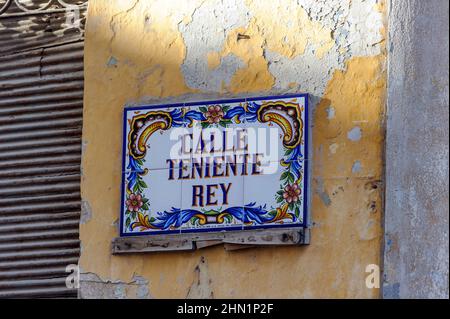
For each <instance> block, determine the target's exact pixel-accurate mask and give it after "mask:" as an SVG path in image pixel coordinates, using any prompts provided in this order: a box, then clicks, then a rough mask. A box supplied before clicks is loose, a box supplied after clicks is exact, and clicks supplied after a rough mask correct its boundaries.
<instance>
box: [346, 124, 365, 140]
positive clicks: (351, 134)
mask: <svg viewBox="0 0 450 319" xmlns="http://www.w3.org/2000/svg"><path fill="white" fill-rule="evenodd" d="M361 134H362V133H361V128H360V127H359V126H356V127H354V128H352V129H351V130H350V131H348V133H347V137H348V139H349V140H350V141H353V142H356V141H359V140H360V139H361Z"/></svg>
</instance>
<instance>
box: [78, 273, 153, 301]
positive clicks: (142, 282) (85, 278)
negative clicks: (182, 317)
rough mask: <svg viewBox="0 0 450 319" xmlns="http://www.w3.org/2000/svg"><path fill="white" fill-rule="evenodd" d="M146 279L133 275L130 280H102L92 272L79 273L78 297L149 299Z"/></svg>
mask: <svg viewBox="0 0 450 319" xmlns="http://www.w3.org/2000/svg"><path fill="white" fill-rule="evenodd" d="M148 284H149V282H148V280H146V279H145V278H144V277H142V276H138V275H136V274H135V275H134V276H133V279H132V281H130V282H123V281H120V280H114V281H111V280H103V279H101V278H100V277H99V276H98V275H97V274H94V273H81V274H80V289H79V298H81V299H93V298H95V299H127V298H132V299H134V298H140V299H149V298H152V297H151V296H150V292H149V288H148Z"/></svg>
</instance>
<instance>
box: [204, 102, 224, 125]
mask: <svg viewBox="0 0 450 319" xmlns="http://www.w3.org/2000/svg"><path fill="white" fill-rule="evenodd" d="M223 115H224V113H223V111H222V108H221V107H220V105H211V106H210V107H208V111H207V112H206V113H205V116H206V120H207V121H208V123H212V124H214V123H215V124H217V123H219V122H220V120H221V119H222V117H223Z"/></svg>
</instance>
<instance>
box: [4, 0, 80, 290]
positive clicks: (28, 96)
mask: <svg viewBox="0 0 450 319" xmlns="http://www.w3.org/2000/svg"><path fill="white" fill-rule="evenodd" d="M75 6H76V8H78V9H76V8H75ZM77 10H78V11H77ZM85 13H86V0H84V1H76V0H74V1H69V0H65V1H61V0H0V298H5V297H12V298H14V297H19V298H21V297H33V298H36V297H76V295H77V292H76V290H75V289H68V288H66V284H65V279H66V277H67V275H68V273H66V271H65V270H66V266H67V265H69V264H77V263H78V257H79V250H80V244H79V235H78V232H79V217H80V206H81V200H80V162H81V125H82V108H83V26H84V21H85Z"/></svg>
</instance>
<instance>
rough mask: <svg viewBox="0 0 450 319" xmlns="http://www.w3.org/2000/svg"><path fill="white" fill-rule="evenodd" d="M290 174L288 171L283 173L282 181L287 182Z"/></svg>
mask: <svg viewBox="0 0 450 319" xmlns="http://www.w3.org/2000/svg"><path fill="white" fill-rule="evenodd" d="M289 174H290V173H289V172H288V171H286V172H283V174H281V176H280V181H282V180H285V179H286V178H287V177H288V175H289Z"/></svg>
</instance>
